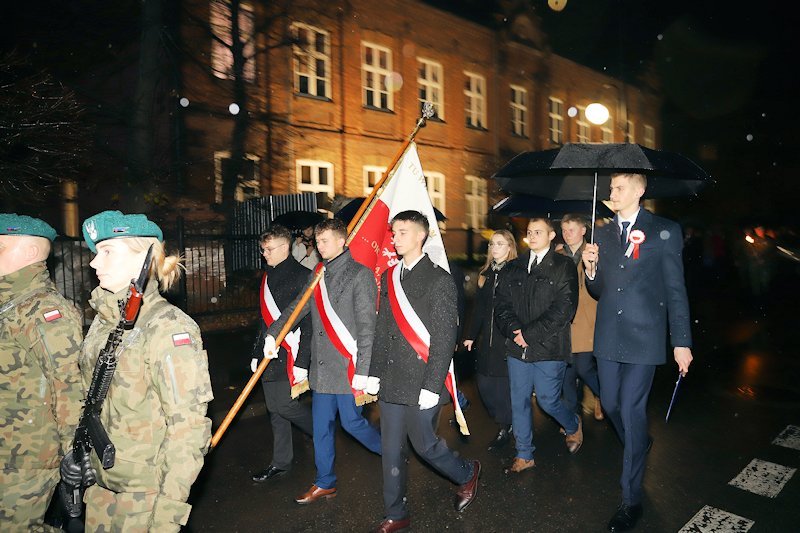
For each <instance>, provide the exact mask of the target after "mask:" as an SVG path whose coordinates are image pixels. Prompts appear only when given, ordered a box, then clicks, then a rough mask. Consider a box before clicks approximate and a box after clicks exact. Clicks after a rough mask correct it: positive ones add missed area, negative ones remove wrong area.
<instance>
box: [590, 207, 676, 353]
mask: <svg viewBox="0 0 800 533" xmlns="http://www.w3.org/2000/svg"><path fill="white" fill-rule="evenodd" d="M637 229H638V230H641V231H642V232H643V233H644V235H645V241H644V243H642V244H641V245H640V247H639V258H638V259H634V258H633V254H631V256H630V257H625V249H624V248H623V247H622V245H621V244H620V234H619V225H618V223H617V217H614V221H613V222H612V223H611V224H606V225H605V226H603V227H600V228H597V230H596V231H595V242H596V243H597V244H598V245H599V247H600V252H599V253H600V257H599V259H598V263H597V273H596V275H595V279H594V280H589V279H587V286H588V288H589V292H591V293H592V295H593V296H594V297H595V298H597V299H598V305H597V323H596V325H595V330H594V355H595V356H596V357H598V358H600V359H606V360H610V361H618V362H622V363H636V364H645V365H660V364H664V363H665V362H666V347H667V342H666V335H667V323H668V322H669V333H670V344H671V345H672V346H673V347H676V346H685V347H691V345H692V333H691V326H690V321H689V300H688V298H687V296H686V285H685V283H684V279H683V260H682V258H681V253H682V249H683V236H682V232H681V229H680V226H678V224H676V223H675V222H672V221H671V220H667V219H665V218H661V217H658V216H655V215H653V214H652V213H651V212H649V211H647V210H645V209H644V208H642V209H641V210H640V211H639V215H638V217H637V218H636V223H635V224H634V226H633V227H632V228H630V229H629V234H630V231H633V230H637Z"/></svg>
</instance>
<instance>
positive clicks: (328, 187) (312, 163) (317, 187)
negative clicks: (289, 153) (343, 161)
mask: <svg viewBox="0 0 800 533" xmlns="http://www.w3.org/2000/svg"><path fill="white" fill-rule="evenodd" d="M303 167H309V168H310V169H311V170H310V178H311V183H303ZM321 168H324V169H327V175H328V183H327V184H325V185H321V184H320V183H319V170H320V169H321ZM295 179H296V183H297V192H313V193H318V192H324V193H327V195H328V196H330V197H331V198H333V190H334V189H333V184H334V181H333V163H330V162H328V161H318V160H315V159H297V160H296V161H295Z"/></svg>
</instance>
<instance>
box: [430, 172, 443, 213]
mask: <svg viewBox="0 0 800 533" xmlns="http://www.w3.org/2000/svg"><path fill="white" fill-rule="evenodd" d="M425 186H426V187H427V189H428V196H430V198H431V203H432V204H433V207H435V208H436V209H438V210H439V211H441V212H442V214H445V210H444V209H445V198H446V196H445V179H444V174H442V173H441V172H425ZM438 186H441V188H439V187H438Z"/></svg>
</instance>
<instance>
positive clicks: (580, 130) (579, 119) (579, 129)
mask: <svg viewBox="0 0 800 533" xmlns="http://www.w3.org/2000/svg"><path fill="white" fill-rule="evenodd" d="M585 118H586V108H585V107H583V106H578V114H577V115H575V142H578V143H589V142H592V125H591V124H590V123H589V121H588V120H584V119H585Z"/></svg>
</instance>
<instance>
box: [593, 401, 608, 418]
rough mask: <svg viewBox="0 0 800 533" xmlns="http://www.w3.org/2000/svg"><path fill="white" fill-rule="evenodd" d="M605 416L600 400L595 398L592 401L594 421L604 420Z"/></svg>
mask: <svg viewBox="0 0 800 533" xmlns="http://www.w3.org/2000/svg"><path fill="white" fill-rule="evenodd" d="M605 418H606V416H605V415H604V414H603V406H602V405H601V404H600V398H595V401H594V419H595V420H605Z"/></svg>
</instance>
